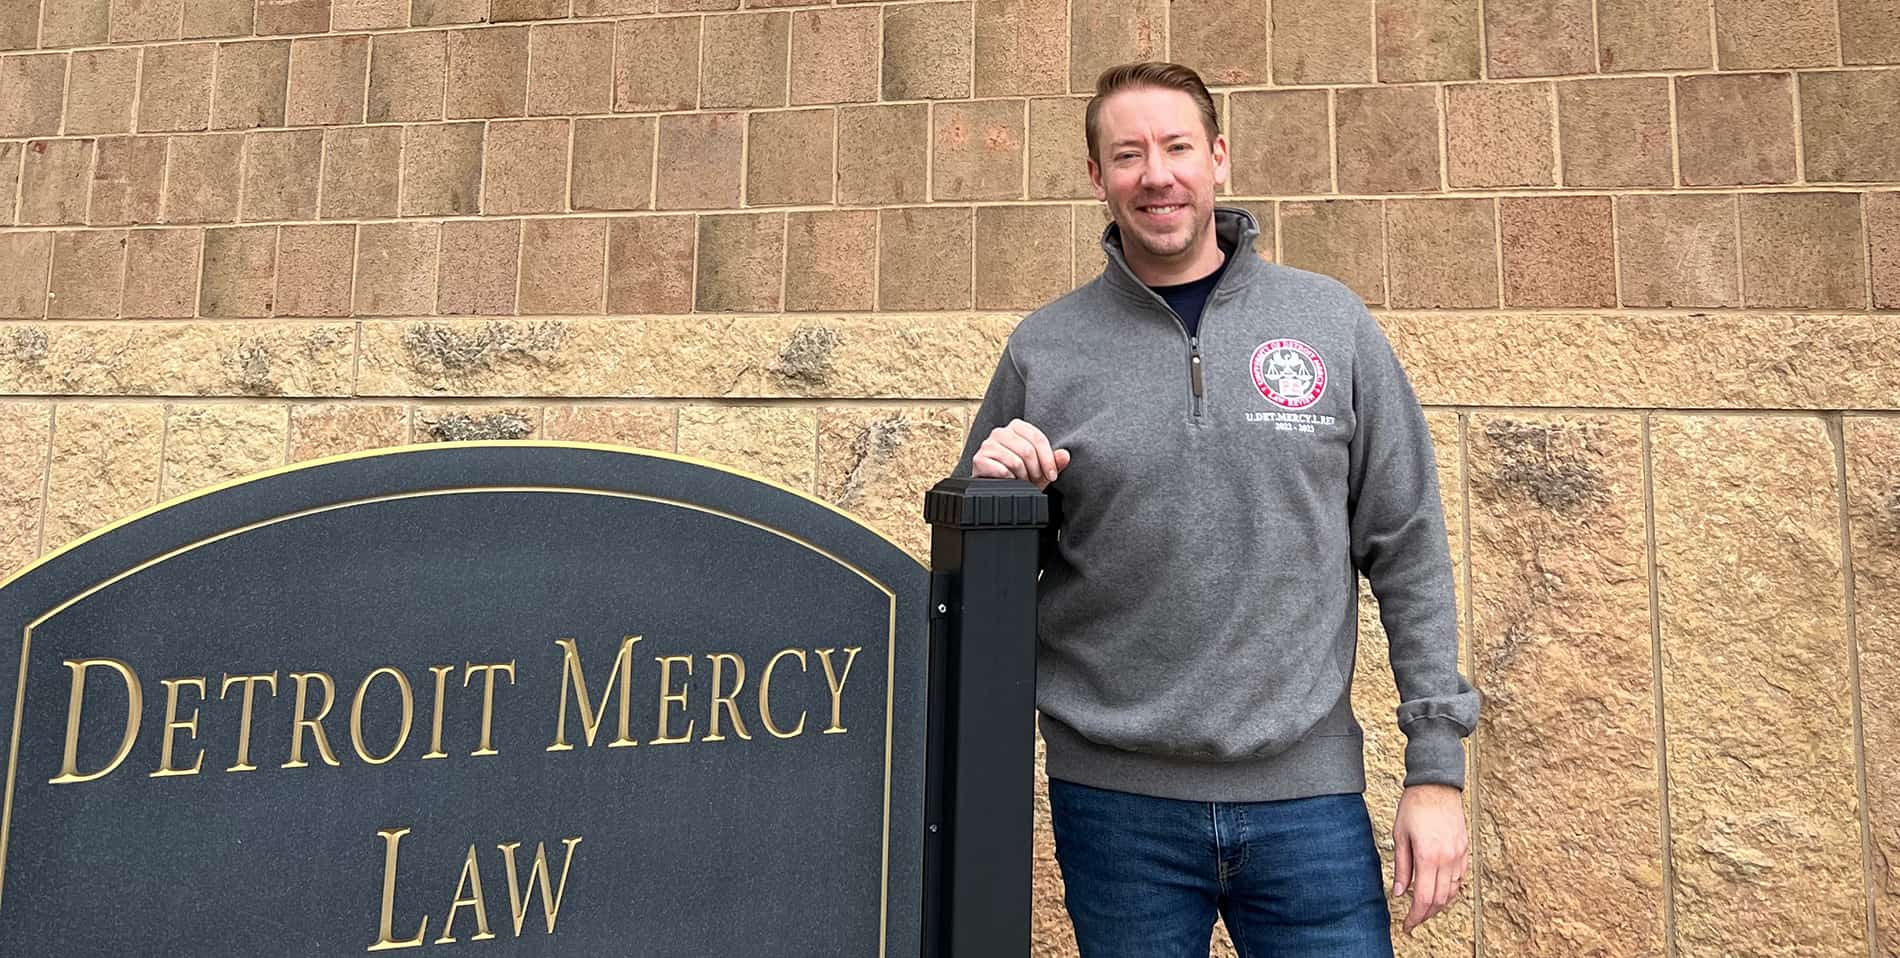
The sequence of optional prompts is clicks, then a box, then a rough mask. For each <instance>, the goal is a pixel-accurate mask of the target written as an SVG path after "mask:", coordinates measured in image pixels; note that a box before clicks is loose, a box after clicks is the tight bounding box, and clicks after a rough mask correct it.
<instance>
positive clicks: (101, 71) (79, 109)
mask: <svg viewBox="0 0 1900 958" xmlns="http://www.w3.org/2000/svg"><path fill="white" fill-rule="evenodd" d="M138 82H139V52H138V51H137V50H124V49H119V50H81V51H79V52H77V53H74V54H73V58H72V67H71V72H70V73H69V74H68V77H67V81H66V134H67V135H68V136H71V135H72V134H75V133H129V132H131V130H132V106H133V104H134V103H135V102H136V101H137V99H138V97H137V95H136V94H137V91H138Z"/></svg>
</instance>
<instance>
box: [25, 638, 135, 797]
mask: <svg viewBox="0 0 1900 958" xmlns="http://www.w3.org/2000/svg"><path fill="white" fill-rule="evenodd" d="M95 665H97V666H102V667H104V668H108V669H111V670H112V671H114V672H117V673H119V678H121V679H123V680H124V681H125V697H126V701H125V737H124V738H122V739H121V740H120V741H119V751H118V753H117V754H115V755H113V756H112V761H110V762H107V763H106V766H105V767H104V768H102V769H100V770H98V771H96V772H87V773H86V774H84V775H81V774H79V712H80V708H81V707H82V705H83V704H84V702H85V699H86V670H87V669H90V668H92V667H93V666H95ZM66 667H67V668H69V669H72V670H73V691H72V695H71V697H70V698H68V699H67V705H66V760H65V761H64V762H63V763H61V765H60V767H59V774H58V775H57V776H54V777H53V778H51V779H48V784H52V785H71V784H73V783H75V782H90V781H92V780H93V779H96V778H104V777H106V776H107V775H109V774H111V772H112V770H113V769H115V768H118V767H119V764H120V763H121V762H124V761H125V757H126V756H127V755H130V754H132V743H134V742H136V741H138V738H139V718H140V716H141V715H142V714H143V713H144V711H145V692H144V689H143V688H142V687H141V686H140V685H139V677H138V673H136V672H133V671H132V667H131V666H129V665H127V664H125V663H124V662H121V661H119V660H118V659H67V660H66Z"/></svg>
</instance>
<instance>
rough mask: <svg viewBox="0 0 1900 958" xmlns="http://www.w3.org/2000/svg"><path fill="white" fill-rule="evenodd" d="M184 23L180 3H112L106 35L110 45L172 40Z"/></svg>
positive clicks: (119, 0) (144, 0)
mask: <svg viewBox="0 0 1900 958" xmlns="http://www.w3.org/2000/svg"><path fill="white" fill-rule="evenodd" d="M183 20H184V0H116V2H114V3H113V4H112V23H111V27H110V28H109V29H108V31H107V33H108V36H109V37H110V38H111V40H112V42H113V43H134V42H140V41H145V40H176V39H178V36H179V29H180V27H181V26H182V24H183Z"/></svg>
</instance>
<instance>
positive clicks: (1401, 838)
mask: <svg viewBox="0 0 1900 958" xmlns="http://www.w3.org/2000/svg"><path fill="white" fill-rule="evenodd" d="M1396 838H1397V840H1396V841H1394V842H1393V847H1394V852H1395V854H1394V855H1393V858H1392V862H1393V864H1392V897H1394V898H1397V897H1399V896H1400V895H1403V894H1405V889H1407V888H1409V887H1411V884H1412V841H1411V838H1410V836H1407V835H1405V834H1400V835H1398V836H1396Z"/></svg>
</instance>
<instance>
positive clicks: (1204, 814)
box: [1049, 779, 1392, 958]
mask: <svg viewBox="0 0 1900 958" xmlns="http://www.w3.org/2000/svg"><path fill="white" fill-rule="evenodd" d="M1049 804H1050V810H1051V812H1052V815H1053V823H1054V826H1055V838H1056V861H1057V863H1058V864H1060V865H1061V866H1062V881H1063V884H1064V886H1065V887H1066V891H1067V900H1066V902H1065V903H1066V905H1067V906H1068V911H1069V919H1070V920H1071V921H1072V922H1073V923H1074V924H1075V937H1076V941H1077V943H1078V944H1079V945H1080V946H1081V954H1082V958H1190V956H1191V958H1207V953H1208V941H1209V939H1210V937H1211V936H1212V934H1213V927H1214V915H1215V914H1216V913H1217V912H1218V913H1219V914H1220V916H1221V919H1222V920H1223V921H1225V922H1226V924H1227V932H1228V934H1229V935H1230V936H1232V938H1233V941H1234V948H1235V950H1236V951H1237V952H1238V953H1239V955H1240V958H1391V956H1392V928H1391V919H1390V917H1389V916H1390V913H1389V912H1388V911H1387V910H1386V901H1385V883H1384V881H1383V875H1384V871H1383V869H1382V867H1381V865H1380V861H1379V852H1378V849H1377V848H1376V847H1375V846H1374V845H1373V839H1372V820H1371V819H1370V818H1369V817H1368V816H1367V814H1366V806H1365V801H1364V800H1363V799H1362V798H1361V797H1360V796H1359V795H1321V796H1318V797H1315V798H1300V799H1291V800H1288V801H1279V802H1234V803H1226V802H1183V801H1176V800H1174V799H1167V798H1150V797H1148V796H1144V795H1131V794H1128V793H1125V792H1113V791H1106V790H1103V789H1099V788H1090V787H1088V786H1085V785H1077V784H1075V783H1073V782H1065V781H1061V780H1057V779H1051V780H1050V781H1049Z"/></svg>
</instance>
